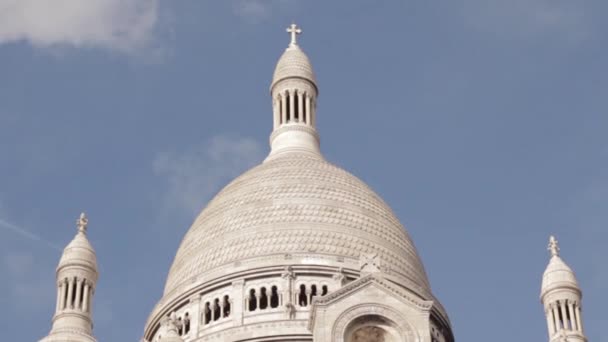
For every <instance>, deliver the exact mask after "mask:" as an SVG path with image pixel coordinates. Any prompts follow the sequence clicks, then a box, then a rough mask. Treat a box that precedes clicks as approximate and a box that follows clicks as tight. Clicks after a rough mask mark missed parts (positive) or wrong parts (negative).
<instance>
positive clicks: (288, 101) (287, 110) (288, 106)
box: [285, 92, 292, 122]
mask: <svg viewBox="0 0 608 342" xmlns="http://www.w3.org/2000/svg"><path fill="white" fill-rule="evenodd" d="M291 101H292V100H291V95H290V94H289V92H286V93H285V104H286V106H285V119H286V120H287V122H289V121H291Z"/></svg>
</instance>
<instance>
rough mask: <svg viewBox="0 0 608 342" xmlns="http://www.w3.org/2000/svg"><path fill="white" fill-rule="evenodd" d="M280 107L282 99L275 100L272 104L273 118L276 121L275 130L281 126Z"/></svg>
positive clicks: (274, 122)
mask: <svg viewBox="0 0 608 342" xmlns="http://www.w3.org/2000/svg"><path fill="white" fill-rule="evenodd" d="M280 105H281V98H280V97H279V98H277V99H274V100H273V102H272V118H273V119H274V120H273V124H274V129H277V127H279V125H280V118H281V112H280Z"/></svg>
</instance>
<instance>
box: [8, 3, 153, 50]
mask: <svg viewBox="0 0 608 342" xmlns="http://www.w3.org/2000/svg"><path fill="white" fill-rule="evenodd" d="M157 21H158V0H0V44H1V43H10V42H21V41H23V42H27V43H29V44H31V45H33V46H36V47H56V46H70V47H95V48H107V49H111V50H119V51H123V52H133V51H135V50H137V49H138V48H141V47H145V46H146V45H147V44H149V43H150V41H151V40H152V35H153V32H154V30H155V26H156V24H157Z"/></svg>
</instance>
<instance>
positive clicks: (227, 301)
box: [224, 295, 230, 317]
mask: <svg viewBox="0 0 608 342" xmlns="http://www.w3.org/2000/svg"><path fill="white" fill-rule="evenodd" d="M228 316H230V297H228V295H226V296H224V317H228Z"/></svg>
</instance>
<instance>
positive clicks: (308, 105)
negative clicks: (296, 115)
mask: <svg viewBox="0 0 608 342" xmlns="http://www.w3.org/2000/svg"><path fill="white" fill-rule="evenodd" d="M304 113H305V115H306V120H305V121H306V124H307V125H309V126H312V122H311V121H310V96H308V94H306V105H305V108H304Z"/></svg>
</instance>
